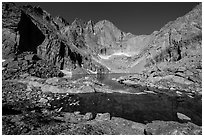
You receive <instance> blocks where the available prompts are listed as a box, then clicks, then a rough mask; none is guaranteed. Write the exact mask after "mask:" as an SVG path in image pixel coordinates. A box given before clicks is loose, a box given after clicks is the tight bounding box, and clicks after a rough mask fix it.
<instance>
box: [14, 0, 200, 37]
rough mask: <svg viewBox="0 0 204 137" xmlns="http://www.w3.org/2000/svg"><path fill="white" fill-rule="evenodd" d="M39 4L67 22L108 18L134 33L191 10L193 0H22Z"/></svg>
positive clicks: (148, 31)
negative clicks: (132, 0)
mask: <svg viewBox="0 0 204 137" xmlns="http://www.w3.org/2000/svg"><path fill="white" fill-rule="evenodd" d="M16 4H17V5H25V4H30V5H33V6H40V7H41V8H42V9H44V10H46V11H47V12H48V13H50V14H51V15H52V16H61V17H63V18H64V19H65V20H67V21H68V22H69V23H72V22H73V21H74V19H75V18H79V19H82V20H84V21H89V20H92V21H94V22H95V23H96V22H98V21H100V20H105V19H106V20H109V21H111V22H112V23H113V24H114V25H115V26H116V27H117V28H119V29H120V30H122V31H124V32H130V33H132V34H135V35H145V34H151V33H152V32H154V31H158V30H160V29H161V28H162V27H163V26H164V25H165V24H167V23H168V22H169V21H173V20H175V19H176V18H178V17H181V16H183V15H185V14H186V13H188V12H189V11H191V10H192V9H193V8H194V7H195V6H196V5H198V3H194V2H171V3H170V2H163V3H160V2H152V3H150V2H76V3H74V2H35V3H33V2H22V3H16Z"/></svg>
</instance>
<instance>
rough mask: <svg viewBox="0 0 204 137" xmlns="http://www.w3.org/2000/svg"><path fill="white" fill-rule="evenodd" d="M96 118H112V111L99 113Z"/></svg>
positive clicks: (99, 119) (101, 119) (100, 119)
mask: <svg viewBox="0 0 204 137" xmlns="http://www.w3.org/2000/svg"><path fill="white" fill-rule="evenodd" d="M95 119H96V120H98V121H104V120H110V119H111V117H110V113H98V114H97V115H96V118H95Z"/></svg>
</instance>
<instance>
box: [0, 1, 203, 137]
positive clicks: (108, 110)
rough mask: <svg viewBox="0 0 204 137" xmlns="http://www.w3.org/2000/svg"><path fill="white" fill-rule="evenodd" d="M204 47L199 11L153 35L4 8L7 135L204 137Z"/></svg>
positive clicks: (28, 8) (4, 118) (4, 120)
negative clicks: (162, 136) (203, 136)
mask: <svg viewBox="0 0 204 137" xmlns="http://www.w3.org/2000/svg"><path fill="white" fill-rule="evenodd" d="M201 44H202V5H201V3H200V4H198V5H197V6H196V7H195V8H193V9H192V10H191V11H190V12H188V13H187V14H186V15H184V16H182V17H179V18H177V19H176V20H175V21H170V22H169V23H167V24H166V25H165V26H164V27H162V28H161V29H160V30H159V31H154V32H153V33H152V34H150V35H134V34H131V33H126V32H122V31H121V30H119V28H117V27H116V26H115V25H114V24H113V23H111V22H110V21H108V20H102V21H99V22H96V23H95V22H93V21H91V20H90V21H88V22H85V21H83V20H80V19H75V20H74V21H73V22H68V21H66V20H65V19H64V18H63V17H59V16H57V17H53V16H52V15H50V14H49V13H48V12H46V11H45V10H43V9H42V8H41V7H39V6H38V7H32V6H30V5H25V6H17V5H15V3H2V132H3V134H6V135H17V134H27V135H36V134H38V135H44V134H49V135H51V134H57V135H64V134H66V135H77V134H78V135H79V134H80V135H81V134H82V135H86V134H88V135H100V134H110V135H113V134H116V135H119V134H123V135H128V134H129V135H138V134H140V135H159V134H168V135H174V134H187V135H189V134H190V135H200V134H202V46H201Z"/></svg>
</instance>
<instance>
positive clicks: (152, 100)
mask: <svg viewBox="0 0 204 137" xmlns="http://www.w3.org/2000/svg"><path fill="white" fill-rule="evenodd" d="M125 75H130V74H125V73H117V74H100V75H94V74H93V75H87V74H79V75H73V77H72V78H71V79H72V80H76V79H78V78H82V77H95V78H97V80H98V81H99V82H101V83H103V84H105V85H107V86H109V87H110V88H111V89H112V90H125V91H128V92H131V93H132V92H134V93H137V92H143V91H144V90H148V91H149V90H150V91H153V92H155V93H156V94H151V93H148V94H140V95H136V94H122V93H117V92H116V93H108V94H107V93H84V94H77V96H80V98H81V102H83V103H82V106H81V108H80V109H79V110H80V111H84V112H88V111H92V110H96V111H97V112H109V113H111V114H113V115H115V116H120V117H124V118H126V119H130V120H133V121H137V122H138V121H140V122H143V123H144V121H145V120H148V121H152V120H164V121H167V120H173V121H179V120H178V119H177V115H176V114H177V112H179V113H182V114H185V115H186V116H188V117H190V118H191V122H193V123H195V124H197V125H202V100H201V98H202V97H200V96H195V97H194V98H190V97H188V96H187V94H185V93H184V94H182V96H180V95H177V94H176V93H175V92H173V91H169V90H167V89H163V90H162V89H156V88H152V87H142V86H137V87H134V86H127V85H123V84H120V83H118V82H117V81H116V80H113V79H115V78H119V77H120V76H125ZM108 101H109V102H108ZM93 104H94V105H93Z"/></svg>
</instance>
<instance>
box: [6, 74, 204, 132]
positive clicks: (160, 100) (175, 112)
mask: <svg viewBox="0 0 204 137" xmlns="http://www.w3.org/2000/svg"><path fill="white" fill-rule="evenodd" d="M2 84H3V85H2V86H3V87H2V93H3V94H2V110H3V111H2V112H3V115H2V121H3V123H2V128H3V129H2V131H3V134H6V135H18V134H27V135H36V134H38V135H45V134H47V135H50V134H52V135H65V134H66V135H79V134H81V135H101V134H108V135H114V134H116V135H118V134H123V135H128V134H130V135H151V134H153V135H154V134H156V135H158V134H167V135H172V134H176V135H178V134H182V135H186V134H187V135H189V134H190V135H198V134H202V128H201V125H202V107H201V106H202V102H201V96H198V95H193V98H194V99H191V98H189V97H188V96H187V95H185V94H184V93H181V94H177V93H174V92H172V91H165V90H164V89H163V90H159V89H154V87H140V88H139V87H137V88H135V93H134V92H132V93H129V92H127V91H126V92H125V91H117V90H112V89H110V88H109V87H108V86H106V85H104V84H103V83H100V82H98V80H97V78H96V76H94V75H93V76H87V77H82V78H79V79H75V80H71V79H70V78H67V77H66V76H64V77H53V78H39V77H36V76H31V74H29V73H24V74H21V75H19V77H18V78H13V79H6V80H3V83H2ZM142 91H144V92H142ZM198 125H199V126H198Z"/></svg>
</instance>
